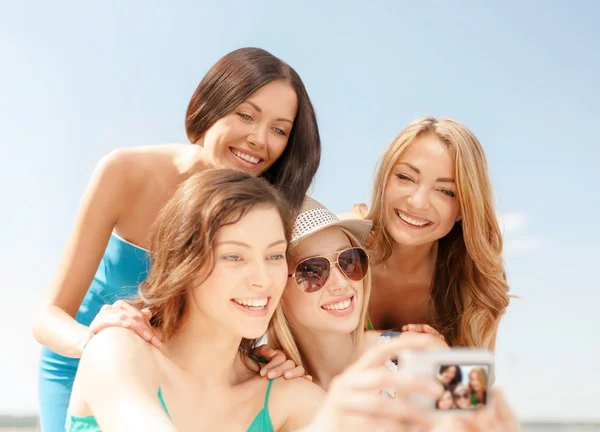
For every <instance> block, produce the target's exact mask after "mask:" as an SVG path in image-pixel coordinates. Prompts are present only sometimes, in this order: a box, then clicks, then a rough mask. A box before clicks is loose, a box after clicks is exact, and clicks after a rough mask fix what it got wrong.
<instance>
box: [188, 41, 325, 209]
mask: <svg viewBox="0 0 600 432" xmlns="http://www.w3.org/2000/svg"><path fill="white" fill-rule="evenodd" d="M275 80H284V81H286V82H288V83H289V84H290V85H291V86H292V88H293V89H294V91H295V92H296V96H297V98H298V111H297V113H296V118H295V119H294V125H293V126H292V130H291V132H290V135H289V139H288V143H287V145H286V147H285V150H284V151H283V153H282V154H281V156H279V158H278V159H277V160H276V161H275V163H274V164H273V165H272V166H270V167H269V169H267V171H265V172H264V173H262V174H261V176H262V177H264V178H265V179H267V180H268V181H269V183H271V184H272V185H274V186H275V187H277V188H278V189H279V190H281V192H282V193H283V195H284V196H285V197H286V198H287V199H288V201H289V202H290V203H292V205H293V206H294V207H296V208H299V207H300V206H301V205H302V202H303V201H304V196H305V194H306V192H307V191H308V188H309V186H310V184H311V183H312V181H313V178H314V176H315V174H316V172H317V170H318V168H319V164H320V161H321V138H320V136H319V128H318V126H317V117H316V114H315V110H314V108H313V105H312V102H311V101H310V98H309V97H308V93H307V91H306V88H305V87H304V83H303V82H302V79H301V78H300V75H298V73H297V72H296V71H295V70H294V69H293V68H292V67H291V66H290V65H288V64H287V63H285V62H284V61H282V60H280V59H279V58H277V57H275V56H274V55H273V54H271V53H269V52H267V51H265V50H263V49H260V48H240V49H237V50H235V51H232V52H230V53H229V54H227V55H225V56H224V57H222V58H221V59H220V60H219V61H217V63H215V65H214V66H213V67H212V68H211V69H210V70H209V71H208V72H207V74H206V76H205V77H204V78H203V79H202V81H201V82H200V84H199V85H198V88H196V91H195V92H194V94H193V95H192V98H191V100H190V102H189V105H188V109H187V113H186V117H185V128H186V132H187V136H188V138H189V140H190V141H191V142H192V143H195V142H197V141H198V139H200V138H201V137H202V135H203V134H204V133H205V132H206V131H207V130H208V129H209V128H210V127H211V126H212V125H213V124H214V123H215V122H216V121H217V120H219V119H221V118H223V117H224V116H226V115H227V114H229V113H230V112H232V111H233V110H234V109H235V108H237V107H238V106H239V105H240V104H241V103H243V102H244V101H245V100H246V99H248V98H249V97H250V96H251V95H252V94H253V93H254V92H256V91H257V90H259V89H260V88H261V87H263V86H265V85H267V84H269V83H270V82H272V81H275Z"/></svg>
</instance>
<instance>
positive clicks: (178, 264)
mask: <svg viewBox="0 0 600 432" xmlns="http://www.w3.org/2000/svg"><path fill="white" fill-rule="evenodd" d="M257 205H267V206H272V207H273V208H274V209H276V210H277V211H278V213H279V215H280V216H281V220H282V221H283V226H284V229H285V237H286V239H287V240H288V242H289V241H290V238H291V232H292V223H293V216H294V215H293V211H292V209H291V208H290V206H289V204H288V203H287V201H286V200H285V198H284V197H283V196H281V194H280V193H279V192H278V191H277V190H275V189H274V188H273V187H271V186H270V185H269V184H268V183H267V182H266V181H265V180H264V179H262V178H259V177H252V176H251V175H250V174H247V173H244V172H240V171H235V170H231V169H212V170H206V171H202V172H200V173H198V174H194V175H193V176H191V177H190V178H189V179H188V180H186V181H185V182H183V183H182V184H181V185H180V186H179V187H178V189H177V190H176V191H175V193H174V194H173V196H172V197H171V198H170V199H169V201H168V202H167V204H166V205H165V206H164V207H163V208H162V210H161V211H160V213H159V215H158V217H157V219H156V222H155V225H154V229H153V230H152V233H151V236H150V250H152V251H153V253H152V254H151V256H150V257H151V258H150V260H151V270H150V274H149V275H148V278H147V279H146V281H144V282H143V283H142V284H141V285H140V289H139V297H140V300H139V301H138V304H137V306H139V307H147V308H149V309H150V311H151V312H152V318H151V319H150V324H151V325H152V327H154V328H155V329H156V331H157V333H158V335H159V337H160V338H161V339H162V340H163V341H166V340H168V339H169V338H170V337H172V336H173V335H174V334H175V333H176V332H177V331H178V330H179V329H180V328H181V325H182V323H183V321H184V320H185V316H186V313H187V304H186V298H187V296H186V294H187V291H188V289H189V288H191V287H190V283H191V282H192V281H197V280H198V278H197V275H198V274H202V275H203V276H204V278H206V277H208V276H209V275H210V273H211V271H212V268H213V256H212V247H213V243H214V241H215V238H216V236H217V233H218V231H219V229H220V228H221V227H223V226H225V225H229V224H234V223H236V222H237V221H239V220H240V219H241V218H242V217H244V215H245V214H246V213H248V212H249V211H250V210H251V209H252V208H253V207H255V206H257ZM255 342H256V341H255V340H246V339H244V340H243V342H242V345H241V346H240V351H241V352H242V353H244V354H248V353H249V352H250V351H251V350H252V349H253V348H254V346H255Z"/></svg>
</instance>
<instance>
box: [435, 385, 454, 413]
mask: <svg viewBox="0 0 600 432" xmlns="http://www.w3.org/2000/svg"><path fill="white" fill-rule="evenodd" d="M453 402H454V401H453V400H452V393H450V391H449V390H445V391H444V393H442V397H441V398H439V399H438V401H437V407H438V409H441V410H449V409H451V408H452V403H453Z"/></svg>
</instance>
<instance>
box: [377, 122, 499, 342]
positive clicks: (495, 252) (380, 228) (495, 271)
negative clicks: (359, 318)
mask: <svg viewBox="0 0 600 432" xmlns="http://www.w3.org/2000/svg"><path fill="white" fill-rule="evenodd" d="M366 219H368V220H371V221H372V222H373V232H372V235H371V238H370V241H369V243H368V247H369V249H370V251H371V252H372V256H373V258H374V266H373V290H372V295H371V302H370V304H369V318H370V325H371V326H372V327H374V328H379V329H389V328H398V329H400V328H401V329H402V330H405V331H407V330H412V331H427V332H434V331H435V330H434V329H433V328H432V327H431V326H433V327H435V328H437V329H438V330H439V331H440V332H441V333H442V334H443V336H444V337H445V339H446V340H447V341H448V342H449V343H450V344H451V345H459V346H472V347H480V348H488V349H492V350H493V349H494V346H495V342H496V334H497V330H498V325H499V322H500V318H501V317H502V314H503V313H504V311H505V310H506V308H507V306H508V302H509V297H508V284H507V282H506V277H505V273H504V264H503V260H502V236H501V233H500V229H499V227H498V221H497V218H496V214H495V212H494V203H493V198H492V187H491V183H490V179H489V174H488V169H487V162H486V159H485V153H484V151H483V148H482V146H481V144H480V142H479V140H478V139H477V137H476V136H475V135H474V134H473V133H472V132H471V131H470V130H469V129H468V128H467V127H466V126H464V125H463V124H461V123H459V122H458V121H456V120H453V119H449V118H444V119H440V120H438V119H435V118H431V117H426V118H421V119H418V120H416V121H414V122H413V123H411V124H410V125H408V126H407V127H406V128H405V129H404V130H403V131H402V132H401V133H400V134H399V135H398V136H397V137H396V139H395V140H394V141H393V142H392V144H391V145H390V146H389V147H388V148H387V149H386V151H385V153H384V155H383V157H382V159H381V164H380V166H379V170H378V172H377V176H376V178H375V183H374V187H373V203H372V206H371V209H370V212H369V213H368V214H367V215H366ZM424 323H427V324H431V326H427V325H423V324H424Z"/></svg>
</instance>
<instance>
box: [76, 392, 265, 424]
mask: <svg viewBox="0 0 600 432" xmlns="http://www.w3.org/2000/svg"><path fill="white" fill-rule="evenodd" d="M272 384H273V380H269V385H268V386H267V394H266V395H265V403H264V405H263V408H262V409H261V410H260V411H259V412H258V414H257V415H256V417H254V420H253V421H252V424H251V425H250V427H249V428H248V429H247V432H273V424H272V423H271V416H270V415H269V394H270V393H271V385H272ZM158 399H159V400H160V404H161V405H162V407H163V409H164V410H165V412H166V413H167V415H169V410H168V409H167V405H166V404H165V401H164V399H163V397H162V392H161V390H160V387H159V389H158ZM65 432H102V430H101V429H100V426H98V423H97V422H96V419H95V418H94V417H93V416H76V415H72V414H69V413H67V422H66V425H65Z"/></svg>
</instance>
